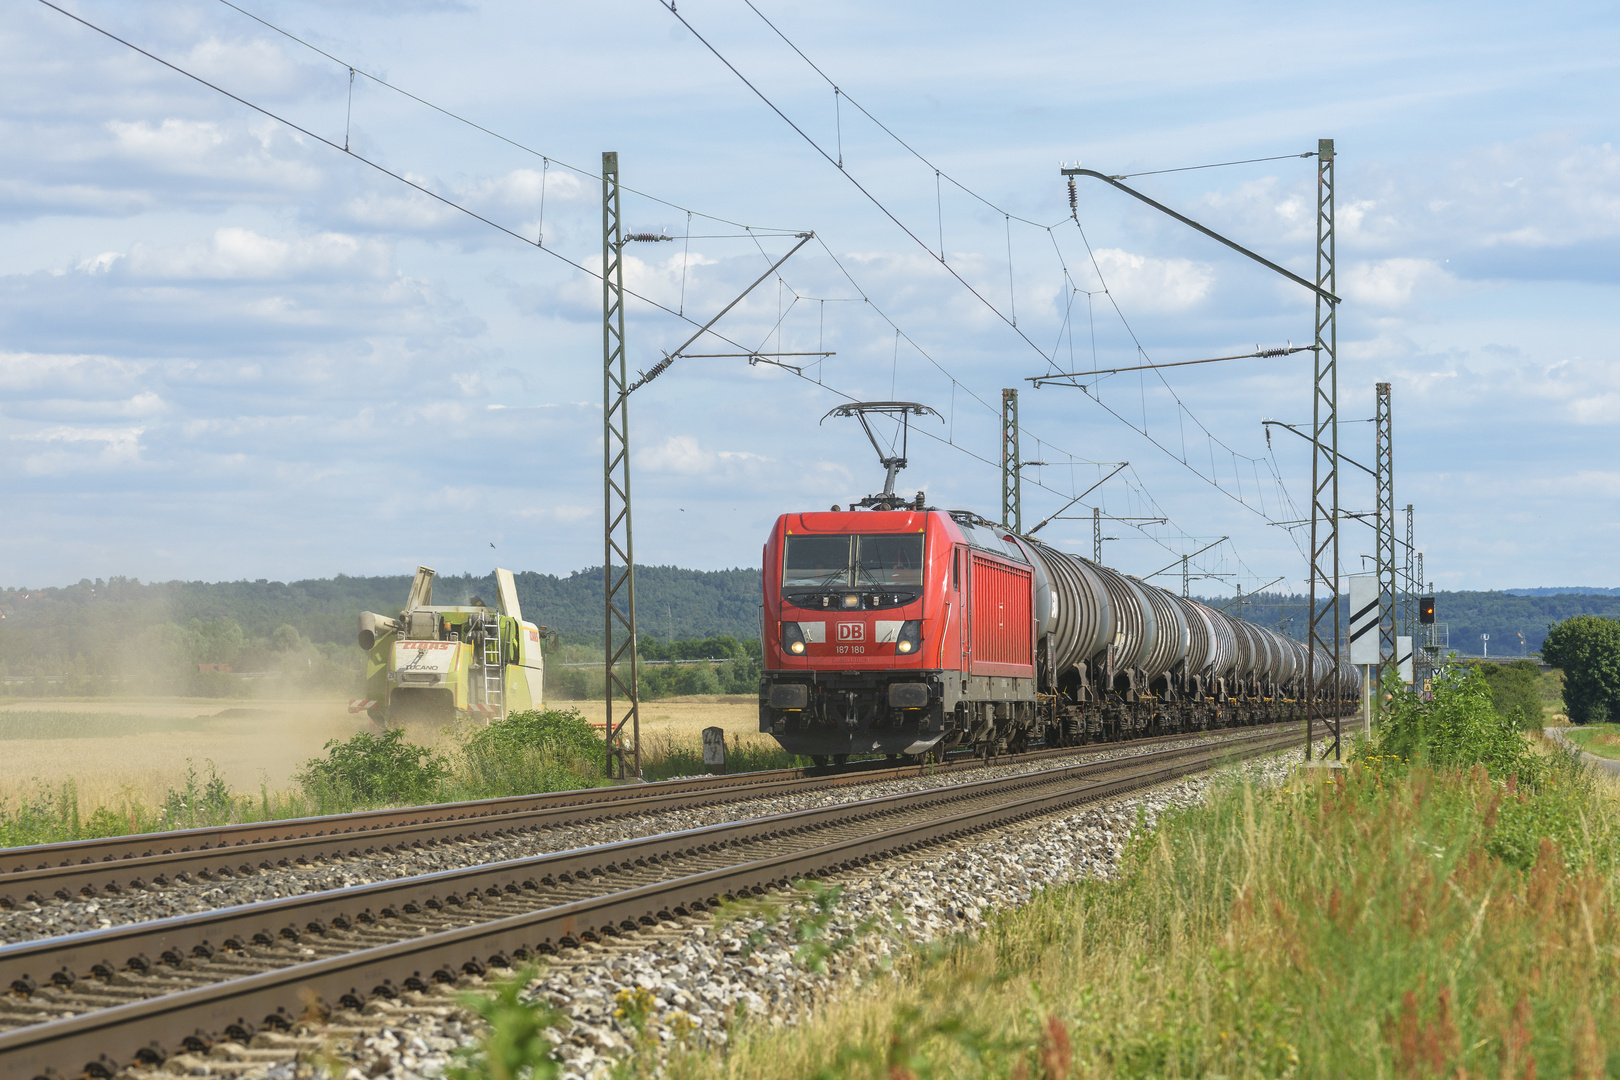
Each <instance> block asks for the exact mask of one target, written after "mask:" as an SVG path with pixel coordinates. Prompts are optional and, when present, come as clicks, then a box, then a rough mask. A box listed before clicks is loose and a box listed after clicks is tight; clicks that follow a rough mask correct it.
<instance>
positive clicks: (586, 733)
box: [455, 709, 607, 799]
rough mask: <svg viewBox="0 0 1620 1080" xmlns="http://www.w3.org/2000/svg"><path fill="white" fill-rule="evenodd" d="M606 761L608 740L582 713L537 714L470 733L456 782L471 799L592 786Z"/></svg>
mask: <svg viewBox="0 0 1620 1080" xmlns="http://www.w3.org/2000/svg"><path fill="white" fill-rule="evenodd" d="M606 757H607V744H606V742H604V740H603V738H602V735H601V734H600V733H599V732H598V731H597V730H596V729H595V728H593V727H591V725H590V723H589V722H587V721H586V719H585V718H584V717H583V716H581V715H580V713H579V710H578V709H544V710H540V709H534V710H530V711H528V712H520V713H513V714H511V715H510V716H508V717H506V718H504V719H501V720H494V721H491V722H490V723H489V724H488V725H485V726H478V727H471V728H468V729H467V730H466V731H465V732H464V734H463V737H462V740H461V747H460V750H459V751H458V754H457V761H456V768H455V780H456V783H457V785H458V787H459V789H460V791H461V797H462V798H467V799H494V798H500V797H502V796H506V795H527V794H531V793H534V792H539V791H563V790H567V789H569V788H577V787H590V786H592V785H594V784H596V783H598V782H599V781H600V780H601V777H602V772H603V769H604V766H605V761H606Z"/></svg>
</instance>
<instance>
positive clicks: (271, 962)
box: [0, 725, 1297, 1080]
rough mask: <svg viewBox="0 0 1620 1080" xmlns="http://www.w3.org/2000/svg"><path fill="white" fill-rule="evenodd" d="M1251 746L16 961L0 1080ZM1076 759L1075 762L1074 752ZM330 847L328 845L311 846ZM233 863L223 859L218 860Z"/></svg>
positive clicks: (743, 890) (731, 889)
mask: <svg viewBox="0 0 1620 1080" xmlns="http://www.w3.org/2000/svg"><path fill="white" fill-rule="evenodd" d="M1296 740H1297V735H1296V733H1295V732H1294V731H1293V730H1292V725H1289V730H1286V731H1278V730H1275V729H1271V730H1259V731H1254V732H1250V733H1246V734H1244V735H1242V736H1239V737H1238V738H1235V739H1229V740H1223V741H1220V742H1216V743H1204V744H1198V745H1192V746H1176V747H1168V748H1162V749H1159V750H1155V751H1151V752H1149V753H1146V754H1139V755H1133V756H1129V757H1123V758H1112V759H1107V760H1101V761H1090V762H1081V763H1078V764H1070V765H1067V766H1063V767H1059V768H1053V769H1047V770H1041V771H1038V772H1033V773H1019V774H1014V775H1010V776H1003V777H997V778H994V779H987V780H978V781H970V782H965V783H961V784H955V785H950V786H947V787H935V788H929V789H925V790H921V791H913V792H907V793H903V794H897V795H888V796H883V797H880V798H874V799H866V800H859V801H855V802H846V803H840V804H836V805H831V806H825V807H818V808H814V809H808V810H800V811H796V812H792V813H787V814H782V815H776V816H772V817H766V818H758V819H754V820H748V821H737V822H729V823H726V824H721V825H711V826H707V827H704V828H699V829H690V830H685V831H682V832H676V833H666V834H662V835H657V836H647V837H641V838H637V839H632V840H625V841H621V842H618V843H613V844H606V845H601V846H598V847H591V848H581V849H576V850H572V851H560V852H552V853H549V854H545V855H538V856H532V857H529V858H523V859H515V860H509V861H507V862H503V863H495V864H486V865H482V866H475V867H469V868H465V869H458V870H450V871H443V872H440V873H436V874H427V875H420V876H417V877H411V878H402V879H396V880H390V881H382V882H376V883H373V884H369V885H363V886H357V887H353V888H348V889H341V890H333V891H329V892H323V893H310V894H304V895H299V896H292V897H285V898H282V899H278V900H270V901H263V902H260V903H255V904H249V905H244V906H240V907H235V908H226V909H221V910H216V911H209V912H203V913H199V914H195V915H186V916H179V917H174V918H169V919H162V920H156V921H152V922H146V923H136V924H132V925H128V926H120V927H113V928H110V929H106V930H100V931H92V932H89V933H81V934H72V935H67V936H65V937H59V938H50V939H45V940H42V941H34V942H24V943H20V944H16V945H11V946H6V947H4V948H0V985H5V986H9V987H10V988H11V990H12V995H11V997H10V998H9V999H8V1000H7V1001H5V1002H4V1003H3V1004H0V1027H3V1028H10V1029H11V1030H7V1031H4V1032H0V1078H10V1077H16V1078H20V1080H34V1078H36V1077H43V1076H46V1075H49V1074H52V1073H55V1074H57V1075H62V1074H72V1073H76V1072H80V1071H85V1072H88V1073H89V1074H91V1075H101V1076H111V1075H113V1074H115V1073H116V1072H117V1071H119V1069H121V1068H123V1067H124V1066H125V1064H126V1063H128V1062H130V1061H139V1062H145V1063H148V1064H153V1063H157V1062H159V1061H162V1060H164V1059H165V1058H166V1057H168V1056H169V1055H171V1054H174V1053H177V1052H182V1051H188V1050H189V1051H193V1052H197V1051H206V1050H207V1048H208V1047H209V1046H210V1045H211V1044H213V1043H215V1042H217V1041H221V1040H229V1041H233V1042H239V1043H245V1042H247V1041H248V1040H249V1039H251V1038H252V1037H253V1036H254V1035H255V1034H257V1033H258V1032H261V1031H286V1030H290V1029H291V1028H292V1027H293V1026H295V1025H296V1024H298V1023H300V1022H301V1021H305V1020H319V1019H324V1018H325V1017H326V1016H327V1015H328V1014H329V1013H330V1012H331V1011H332V1010H345V1009H349V1010H358V1009H361V1008H363V1007H364V1006H365V1004H366V1003H367V1002H368V1001H370V1000H372V999H376V998H385V999H396V1000H397V999H400V998H402V997H403V998H408V997H410V996H411V995H412V994H413V992H420V991H424V990H427V989H429V988H430V987H431V985H432V984H434V983H446V982H454V981H456V980H457V979H458V978H459V977H460V976H461V975H462V974H463V973H473V974H482V973H483V972H484V971H486V970H487V969H489V968H500V967H505V966H510V965H512V964H513V963H517V962H521V961H523V960H526V959H528V958H531V957H534V956H537V955H540V954H544V953H548V952H555V951H558V950H561V949H567V948H569V947H571V946H574V945H577V944H579V943H581V942H586V941H591V940H599V939H601V938H603V937H608V936H613V935H618V934H623V933H627V932H631V931H634V930H636V929H637V928H639V927H643V926H652V925H656V924H658V923H659V922H660V921H662V920H667V919H670V918H675V917H678V916H681V915H686V914H692V913H697V912H702V911H704V910H707V909H708V908H709V907H711V906H712V905H714V904H715V903H717V902H718V901H719V900H720V899H722V898H725V897H729V896H740V895H747V894H756V893H760V892H763V891H765V890H768V889H773V888H778V887H781V886H784V885H785V884H787V883H788V882H790V881H791V880H794V879H796V878H801V877H806V876H813V875H818V874H829V873H835V872H838V871H839V870H841V869H847V868H851V867H854V866H858V865H863V864H866V863H868V862H870V861H873V860H877V859H883V858H888V857H893V856H896V855H900V854H904V853H906V852H911V851H915V850H917V849H919V848H922V847H925V846H928V845H932V844H937V843H940V842H942V841H948V840H951V839H955V838H959V837H963V836H966V835H970V834H974V833H977V832H981V831H983V830H986V829H993V828H997V827H1003V826H1007V825H1011V824H1015V823H1017V822H1020V821H1024V820H1027V819H1030V818H1034V817H1040V816H1044V815H1049V814H1052V813H1055V812H1061V811H1063V810H1066V809H1067V808H1069V807H1072V806H1075V805H1078V804H1080V803H1084V802H1088V801H1093V800H1097V799H1102V798H1107V797H1110V796H1114V795H1118V794H1121V793H1123V792H1126V791H1129V790H1132V789H1135V788H1140V787H1145V786H1150V785H1153V784H1158V783H1163V782H1166V781H1169V780H1173V779H1175V778H1177V777H1180V776H1184V775H1186V774H1188V773H1192V772H1197V771H1201V770H1204V769H1207V768H1209V767H1211V766H1212V765H1214V764H1217V763H1220V762H1222V761H1225V760H1235V759H1237V758H1242V757H1252V756H1256V755H1259V754H1264V753H1269V752H1273V751H1276V750H1280V749H1283V748H1285V747H1287V746H1289V745H1292V744H1293V743H1294V742H1295V741H1296ZM1066 752H1067V753H1072V751H1066ZM315 839H316V842H317V844H319V842H320V840H321V838H318V837H317V838H315ZM216 854H217V852H216Z"/></svg>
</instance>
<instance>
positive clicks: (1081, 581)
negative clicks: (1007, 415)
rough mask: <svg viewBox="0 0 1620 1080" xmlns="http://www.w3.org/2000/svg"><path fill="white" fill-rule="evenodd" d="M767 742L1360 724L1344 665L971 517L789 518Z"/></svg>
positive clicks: (1024, 740) (901, 742) (927, 741)
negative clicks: (1332, 714)
mask: <svg viewBox="0 0 1620 1080" xmlns="http://www.w3.org/2000/svg"><path fill="white" fill-rule="evenodd" d="M763 566H764V571H765V572H764V575H763V578H764V597H763V606H762V621H763V627H762V629H763V631H764V638H765V640H764V656H765V664H764V673H763V677H762V678H761V680H760V690H759V728H760V731H762V732H767V733H769V734H771V735H773V736H774V737H775V738H776V739H777V741H778V742H780V743H781V744H782V746H783V747H784V748H785V749H787V750H789V751H791V752H794V753H799V754H806V755H809V756H811V757H813V758H815V759H816V760H818V761H824V760H839V759H841V758H843V757H845V756H847V755H849V754H859V753H886V754H891V755H901V754H908V755H924V754H928V753H934V752H942V751H945V750H949V749H953V748H957V747H962V746H971V747H973V748H974V749H975V750H976V751H978V752H979V753H981V754H984V755H986V756H989V755H991V754H995V753H1001V752H1016V751H1018V750H1021V749H1023V748H1024V747H1025V746H1027V745H1029V744H1030V743H1032V742H1043V743H1046V744H1047V745H1053V746H1057V745H1066V744H1078V743H1082V742H1091V741H1099V740H1106V739H1121V738H1130V737H1135V736H1139V735H1148V734H1164V733H1167V732H1174V731H1194V730H1200V729H1206V728H1212V727H1224V726H1230V725H1237V724H1255V723H1268V722H1275V721H1281V720H1287V719H1291V718H1294V717H1303V715H1304V712H1305V706H1306V702H1307V699H1308V696H1309V695H1312V694H1314V695H1316V697H1317V699H1318V701H1319V702H1320V703H1321V704H1319V706H1318V712H1319V714H1325V708H1324V707H1326V708H1331V707H1332V704H1333V702H1334V701H1335V700H1336V701H1337V702H1339V704H1340V708H1341V709H1344V710H1345V711H1346V714H1348V712H1349V711H1353V706H1354V703H1355V702H1357V701H1358V699H1359V689H1360V677H1359V673H1358V672H1357V671H1356V669H1355V668H1354V667H1353V666H1352V665H1349V664H1345V663H1335V662H1334V661H1333V660H1332V659H1331V658H1330V657H1328V656H1327V655H1325V654H1322V653H1320V652H1318V653H1317V654H1316V655H1315V656H1314V658H1313V657H1312V655H1311V653H1310V652H1309V651H1308V650H1307V648H1306V647H1305V646H1304V645H1303V644H1301V643H1300V642H1297V641H1294V640H1293V639H1291V638H1287V637H1284V636H1282V635H1281V634H1278V633H1276V632H1274V631H1272V630H1269V629H1267V628H1265V627H1262V626H1256V625H1255V624H1253V623H1250V622H1247V621H1245V620H1243V619H1237V618H1233V617H1231V616H1229V615H1227V614H1225V613H1224V612H1221V611H1217V610H1215V609H1213V608H1210V607H1207V606H1205V605H1204V604H1201V603H1199V602H1197V601H1195V600H1187V599H1184V598H1182V597H1180V596H1176V595H1174V594H1172V593H1169V592H1166V591H1165V590H1163V589H1160V588H1157V587H1156V586H1153V585H1150V584H1148V583H1147V582H1145V581H1141V580H1139V579H1137V578H1133V577H1130V576H1128V575H1124V574H1120V573H1118V572H1116V571H1114V570H1111V569H1109V568H1108V567H1105V566H1101V565H1099V564H1097V563H1095V562H1092V561H1091V560H1089V559H1085V558H1082V557H1080V556H1078V555H1072V554H1069V553H1067V552H1062V551H1059V550H1057V549H1056V548H1053V547H1049V546H1047V545H1045V544H1042V543H1040V542H1038V541H1035V540H1033V539H1031V538H1028V537H1023V536H1018V535H1015V534H1014V533H1012V532H1010V531H1009V530H1007V529H1005V528H1003V527H1002V526H999V525H996V524H994V523H992V522H989V521H986V520H984V519H982V518H980V517H978V516H977V515H975V514H972V513H968V512H962V511H951V512H948V513H947V512H943V511H938V510H932V509H923V508H922V507H921V506H920V504H919V505H918V506H916V507H915V508H912V509H906V510H871V511H843V512H839V511H832V512H827V513H802V514H787V515H783V516H782V517H781V518H779V519H778V520H777V523H776V526H775V528H774V529H773V530H772V532H771V536H770V538H769V540H767V542H766V544H765V551H764V562H763Z"/></svg>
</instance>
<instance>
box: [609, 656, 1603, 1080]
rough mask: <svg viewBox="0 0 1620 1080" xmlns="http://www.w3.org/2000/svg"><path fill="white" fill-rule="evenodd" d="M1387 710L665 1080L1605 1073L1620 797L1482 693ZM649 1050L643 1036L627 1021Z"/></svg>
mask: <svg viewBox="0 0 1620 1080" xmlns="http://www.w3.org/2000/svg"><path fill="white" fill-rule="evenodd" d="M1436 696H1437V700H1436V702H1435V703H1434V704H1432V705H1428V704H1423V703H1420V702H1417V701H1416V700H1415V699H1402V700H1399V701H1397V702H1396V703H1395V707H1394V709H1393V710H1392V714H1393V715H1392V716H1390V717H1388V718H1386V722H1385V727H1384V728H1383V729H1382V730H1381V732H1380V737H1379V739H1378V741H1377V743H1376V744H1374V745H1372V746H1367V747H1363V748H1361V752H1360V753H1359V754H1358V755H1357V756H1356V758H1355V760H1353V761H1352V762H1351V764H1350V766H1349V768H1348V769H1347V770H1346V771H1345V773H1344V774H1343V775H1342V776H1340V777H1337V778H1335V777H1331V776H1328V777H1324V776H1323V774H1321V773H1314V774H1313V773H1307V772H1303V771H1302V772H1300V773H1298V774H1296V775H1295V776H1294V777H1293V778H1292V780H1291V781H1290V782H1289V783H1287V784H1285V785H1283V786H1281V787H1277V788H1271V789H1263V788H1255V787H1253V786H1249V785H1245V784H1241V783H1237V782H1235V781H1229V782H1227V783H1225V784H1224V785H1220V786H1217V787H1216V789H1215V791H1214V793H1213V794H1212V796H1211V797H1210V799H1209V800H1208V801H1206V802H1205V803H1203V804H1200V805H1197V806H1193V807H1188V808H1184V809H1181V810H1178V811H1175V812H1172V813H1170V814H1168V815H1166V816H1165V817H1164V818H1162V819H1161V820H1160V822H1159V824H1158V825H1157V827H1156V828H1155V829H1153V830H1151V831H1141V832H1139V833H1138V834H1137V835H1136V837H1135V838H1134V839H1133V841H1132V843H1131V845H1130V847H1129V848H1128V850H1127V852H1126V854H1125V856H1124V858H1123V859H1122V863H1121V870H1120V873H1119V875H1118V877H1117V878H1116V879H1115V880H1111V881H1083V882H1077V883H1074V884H1070V885H1066V886H1063V887H1059V888H1054V889H1051V890H1049V891H1047V892H1045V893H1043V894H1041V895H1039V896H1037V897H1036V898H1034V899H1033V900H1032V902H1031V903H1030V904H1028V905H1027V906H1026V907H1024V908H1022V909H1020V910H1018V911H1014V912H1010V913H1004V914H1002V915H1000V916H999V917H998V918H996V919H994V920H993V921H992V922H991V923H990V924H989V925H988V926H987V927H986V928H985V929H984V930H983V931H982V932H981V933H979V934H978V935H977V936H976V937H971V938H970V937H954V938H950V939H946V940H943V941H940V942H936V943H935V944H934V945H932V946H930V947H927V948H922V949H918V950H916V951H914V952H913V953H911V954H909V955H908V956H907V957H905V958H903V959H902V960H901V961H900V962H899V963H898V964H896V965H895V967H894V969H893V970H892V971H891V972H889V973H887V974H883V975H881V976H880V977H877V978H874V979H872V980H871V981H869V982H868V983H867V984H866V985H865V986H863V987H860V988H856V989H852V990H842V991H840V992H839V993H838V994H837V995H828V998H829V1000H828V1001H827V1003H826V1004H824V1005H822V1006H821V1007H820V1008H819V1009H818V1010H816V1011H815V1012H814V1013H813V1014H812V1015H810V1016H808V1017H805V1018H802V1019H801V1021H800V1022H799V1023H798V1024H796V1025H795V1026H792V1027H765V1026H762V1025H761V1026H755V1025H751V1024H749V1023H747V1022H746V1021H743V1022H739V1023H737V1024H735V1025H734V1027H733V1030H732V1032H731V1034H730V1038H729V1039H728V1042H727V1047H726V1050H725V1052H724V1053H723V1054H722V1053H718V1052H715V1051H712V1050H708V1049H688V1050H684V1051H677V1052H675V1053H674V1054H673V1056H672V1057H671V1058H670V1059H669V1060H668V1061H666V1062H663V1063H659V1062H657V1061H656V1060H654V1059H653V1058H652V1057H651V1056H649V1057H647V1058H645V1059H642V1058H638V1059H637V1060H636V1061H635V1062H633V1063H631V1068H632V1069H633V1070H634V1071H635V1073H636V1075H638V1076H645V1077H651V1076H654V1075H659V1076H663V1077H667V1078H669V1080H720V1078H724V1080H775V1078H783V1077H795V1078H809V1077H814V1078H827V1080H831V1078H834V1077H838V1078H844V1077H849V1078H857V1080H859V1078H870V1080H924V1078H930V1077H942V1078H943V1077H987V1078H998V1080H1000V1078H1005V1080H1037V1078H1041V1080H1057V1078H1065V1080H1067V1078H1079V1077H1092V1078H1105V1077H1110V1078H1112V1077H1119V1078H1138V1077H1140V1078H1148V1077H1154V1078H1158V1077H1171V1078H1174V1077H1208V1076H1222V1077H1274V1076H1293V1077H1324V1078H1325V1077H1340V1076H1368V1077H1374V1076H1376V1077H1391V1078H1418V1077H1435V1078H1439V1077H1447V1078H1452V1077H1463V1076H1467V1077H1483V1076H1487V1075H1488V1076H1493V1077H1496V1076H1501V1077H1511V1078H1523V1077H1541V1078H1543V1080H1546V1078H1549V1077H1560V1076H1570V1077H1597V1076H1604V1075H1615V1074H1616V1073H1620V1009H1617V1008H1616V1007H1615V1005H1616V1004H1617V1002H1620V954H1617V953H1616V951H1615V948H1614V942H1615V941H1616V940H1617V939H1620V796H1617V792H1616V790H1615V789H1614V788H1612V787H1609V786H1607V784H1606V782H1604V781H1601V780H1599V779H1598V778H1596V777H1595V776H1594V775H1593V774H1592V772H1591V771H1590V770H1587V769H1584V768H1583V767H1581V766H1580V764H1579V762H1578V759H1577V758H1576V757H1575V756H1574V755H1571V754H1567V753H1562V752H1559V751H1557V750H1556V749H1554V748H1552V747H1550V746H1548V745H1547V744H1545V743H1544V742H1541V741H1540V737H1539V736H1537V735H1533V734H1525V733H1521V732H1519V731H1518V730H1516V727H1517V722H1518V721H1517V720H1516V719H1515V718H1511V717H1503V716H1502V715H1500V714H1499V713H1498V712H1497V711H1496V709H1495V708H1494V706H1493V704H1492V700H1491V696H1490V693H1489V690H1488V689H1487V688H1486V686H1485V683H1484V680H1483V678H1482V677H1481V676H1478V675H1477V674H1468V673H1461V674H1459V675H1458V676H1456V677H1455V678H1454V679H1452V680H1451V681H1449V682H1447V683H1445V684H1443V685H1442V687H1441V689H1440V692H1439V693H1438V694H1437V695H1436ZM652 1022H653V1023H657V1022H658V1019H657V1018H656V1017H655V1018H654V1019H653V1021H652Z"/></svg>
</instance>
